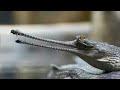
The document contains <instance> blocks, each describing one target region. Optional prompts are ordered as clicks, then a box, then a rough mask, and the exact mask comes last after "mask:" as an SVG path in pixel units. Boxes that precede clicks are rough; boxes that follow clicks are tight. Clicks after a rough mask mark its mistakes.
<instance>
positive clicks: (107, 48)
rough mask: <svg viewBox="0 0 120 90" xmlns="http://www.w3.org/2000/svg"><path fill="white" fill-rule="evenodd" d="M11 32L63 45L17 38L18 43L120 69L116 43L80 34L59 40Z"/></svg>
mask: <svg viewBox="0 0 120 90" xmlns="http://www.w3.org/2000/svg"><path fill="white" fill-rule="evenodd" d="M11 33H13V34H15V35H19V36H23V37H26V38H31V39H33V40H37V41H43V42H49V43H53V44H57V45H61V46H59V47H57V46H47V45H41V44H39V43H35V42H28V41H23V40H20V39H18V40H16V42H17V43H21V44H28V45H33V46H38V47H44V48H51V49H55V50H60V51H66V52H70V53H72V54H74V55H77V56H79V57H80V58H81V59H83V60H84V61H86V62H87V63H88V64H90V65H91V66H93V67H95V68H98V69H101V70H105V71H118V70H120V48H119V47H116V46H114V45H109V44H107V43H103V42H96V41H92V40H89V39H86V38H85V37H84V36H78V37H76V39H75V40H73V41H57V40H50V39H43V38H38V37H33V36H30V35H27V34H24V33H22V32H19V31H16V30H11ZM79 66H80V65H79ZM80 70H81V68H80Z"/></svg>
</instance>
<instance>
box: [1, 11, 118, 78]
mask: <svg viewBox="0 0 120 90" xmlns="http://www.w3.org/2000/svg"><path fill="white" fill-rule="evenodd" d="M119 28H120V12H119V11H0V57H1V58H0V78H1V79H3V78H5V79H11V78H13V79H14V78H18V79H46V78H47V75H48V73H49V69H50V64H56V65H58V66H60V65H66V64H74V59H79V58H78V57H77V56H74V55H72V54H70V53H67V52H63V51H57V50H51V49H45V48H38V47H33V46H28V45H19V44H17V43H15V42H14V41H15V39H16V37H15V36H13V35H11V34H10V31H11V29H19V30H20V31H22V32H24V33H28V34H31V35H34V36H38V37H42V38H49V39H54V40H63V41H65V40H67V41H68V40H73V39H75V36H77V35H85V36H86V37H87V38H89V39H92V40H96V41H102V42H107V43H109V44H113V45H116V46H120V40H119V38H120V35H119Z"/></svg>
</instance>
